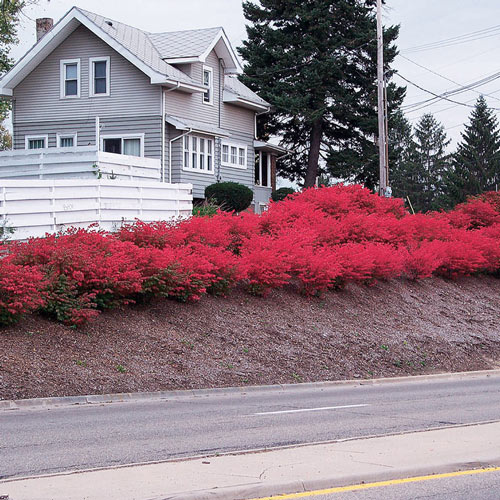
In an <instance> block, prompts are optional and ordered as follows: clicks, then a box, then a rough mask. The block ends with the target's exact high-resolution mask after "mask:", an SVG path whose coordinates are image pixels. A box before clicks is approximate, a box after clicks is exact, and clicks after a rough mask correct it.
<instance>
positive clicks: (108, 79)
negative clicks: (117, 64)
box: [89, 56, 111, 97]
mask: <svg viewBox="0 0 500 500" xmlns="http://www.w3.org/2000/svg"><path fill="white" fill-rule="evenodd" d="M96 62H105V63H106V93H105V94H96V93H95V89H94V83H95V82H94V78H95V67H94V63H96ZM110 95H111V58H110V57H109V56H103V57H89V97H109V96H110Z"/></svg>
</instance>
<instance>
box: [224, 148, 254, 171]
mask: <svg viewBox="0 0 500 500" xmlns="http://www.w3.org/2000/svg"><path fill="white" fill-rule="evenodd" d="M224 146H227V147H228V148H229V149H228V161H224V156H223V151H224ZM231 148H236V163H233V162H232V161H231ZM240 150H244V151H245V156H244V158H245V164H244V165H240ZM247 155H248V148H247V146H246V144H241V143H237V142H229V141H222V144H221V147H220V159H221V165H222V166H223V167H231V168H239V169H240V170H246V168H247V166H248V156H247Z"/></svg>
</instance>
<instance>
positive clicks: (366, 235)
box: [0, 185, 500, 325]
mask: <svg viewBox="0 0 500 500" xmlns="http://www.w3.org/2000/svg"><path fill="white" fill-rule="evenodd" d="M3 252H4V257H3V258H2V259H1V260H0V323H1V324H9V323H12V322H14V321H16V320H17V319H18V318H19V317H21V316H22V315H23V314H26V313H29V312H32V311H35V310H39V311H41V312H42V313H45V314H47V315H49V316H51V317H53V318H55V319H56V320H58V321H62V322H64V323H67V324H70V325H79V324H82V323H85V322H86V321H89V320H91V319H93V318H95V317H96V316H97V315H98V314H99V312H100V311H102V310H105V309H110V308H116V307H121V306H123V305H126V304H128V303H131V302H136V301H145V300H150V299H152V298H155V297H169V298H174V299H177V300H182V301H196V300H199V299H200V297H202V296H203V295H204V294H206V293H212V294H216V295H226V294H228V293H230V291H231V290H232V289H233V288H234V287H236V286H240V285H242V286H244V287H246V289H247V290H248V291H249V292H250V293H253V294H257V295H261V296H265V295H267V294H268V293H269V292H270V291H271V290H272V289H275V288H279V287H284V286H290V285H292V286H294V287H296V288H298V289H299V290H300V291H301V292H302V293H304V294H307V295H317V294H320V293H322V292H324V291H326V290H330V289H336V288H341V287H343V286H345V284H346V283H349V282H357V283H368V284H370V283H373V282H375V281H376V280H388V279H391V278H396V277H399V276H405V277H408V278H411V279H421V278H427V277H430V276H444V277H447V278H455V277H457V276H463V275H471V274H476V273H490V274H498V273H499V271H500V196H499V195H498V193H487V194H485V195H483V196H482V197H478V198H474V199H471V200H469V201H468V202H467V203H464V204H462V205H459V206H457V207H456V208H455V209H454V210H453V211H451V212H448V213H445V212H440V213H428V214H426V215H422V214H417V215H410V214H408V213H407V212H406V211H405V209H404V206H403V203H402V200H399V199H386V198H380V197H379V196H378V195H375V194H373V193H371V192H370V191H368V190H367V189H364V188H362V187H360V186H356V185H354V186H342V185H338V186H335V187H331V188H320V189H309V190H306V191H304V192H302V193H297V194H294V195H291V196H288V197H287V198H286V199H284V200H283V201H280V202H278V203H273V204H271V206H270V208H269V210H268V212H266V213H265V214H263V215H261V216H258V215H254V214H249V213H244V214H241V215H238V216H236V215H232V214H228V213H218V214H217V215H215V216H213V217H193V218H191V219H190V220H186V221H181V222H175V223H174V222H172V223H168V222H157V223H152V224H146V223H143V222H139V221H138V222H136V223H135V224H131V225H127V226H125V227H123V228H121V230H120V231H118V232H117V233H114V234H111V233H106V232H102V231H98V230H97V229H95V228H91V229H89V230H82V229H78V230H77V229H72V230H69V231H68V232H66V233H64V234H59V235H47V236H46V237H45V238H36V239H31V240H29V241H27V242H24V243H10V244H6V245H4V248H3Z"/></svg>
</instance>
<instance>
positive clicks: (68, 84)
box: [61, 59, 80, 99]
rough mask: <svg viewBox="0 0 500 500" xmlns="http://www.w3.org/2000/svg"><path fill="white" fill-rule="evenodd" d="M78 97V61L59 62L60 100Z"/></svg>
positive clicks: (66, 60)
mask: <svg viewBox="0 0 500 500" xmlns="http://www.w3.org/2000/svg"><path fill="white" fill-rule="evenodd" d="M78 97H80V59H64V60H62V61H61V99H70V98H78Z"/></svg>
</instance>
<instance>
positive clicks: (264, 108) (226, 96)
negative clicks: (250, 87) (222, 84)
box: [222, 89, 271, 112]
mask: <svg viewBox="0 0 500 500" xmlns="http://www.w3.org/2000/svg"><path fill="white" fill-rule="evenodd" d="M222 100H223V102H227V103H229V104H234V105H236V106H241V107H243V108H247V109H253V110H256V111H261V112H268V111H269V110H270V109H271V106H270V105H269V104H262V103H257V102H253V101H250V100H248V99H245V98H243V97H241V96H239V95H238V94H235V93H234V92H231V91H229V90H227V89H224V91H223V93H222Z"/></svg>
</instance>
